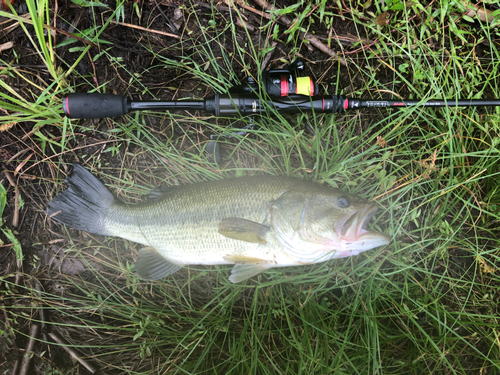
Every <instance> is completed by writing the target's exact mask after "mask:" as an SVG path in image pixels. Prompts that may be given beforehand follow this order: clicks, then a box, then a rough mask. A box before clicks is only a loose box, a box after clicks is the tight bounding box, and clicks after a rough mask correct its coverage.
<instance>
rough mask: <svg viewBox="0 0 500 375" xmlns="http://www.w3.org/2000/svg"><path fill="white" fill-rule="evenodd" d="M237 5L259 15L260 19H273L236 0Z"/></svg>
mask: <svg viewBox="0 0 500 375" xmlns="http://www.w3.org/2000/svg"><path fill="white" fill-rule="evenodd" d="M236 4H238V6H240V7H242V8H243V9H246V10H248V11H250V12H252V13H255V14H257V15H258V16H260V17H264V18H267V19H268V20H270V19H271V15H270V14H267V13H264V12H261V11H260V10H257V9H255V8H252V7H251V6H249V5H247V4H245V3H244V2H243V1H241V0H236Z"/></svg>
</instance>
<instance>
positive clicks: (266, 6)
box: [255, 0, 347, 65]
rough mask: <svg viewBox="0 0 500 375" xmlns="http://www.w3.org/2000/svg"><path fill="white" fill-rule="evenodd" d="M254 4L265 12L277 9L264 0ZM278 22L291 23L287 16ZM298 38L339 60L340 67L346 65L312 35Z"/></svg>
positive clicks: (302, 33)
mask: <svg viewBox="0 0 500 375" xmlns="http://www.w3.org/2000/svg"><path fill="white" fill-rule="evenodd" d="M255 2H256V3H257V4H259V6H260V7H261V8H262V9H265V10H274V9H278V8H276V7H274V6H272V5H270V4H269V3H268V2H267V1H266V0H255ZM279 21H281V22H282V23H284V24H285V25H286V26H289V25H290V24H291V23H292V20H291V19H290V18H288V17H287V16H281V17H280V18H279ZM300 37H301V38H302V39H306V40H307V41H309V43H311V44H312V45H313V46H314V47H316V48H318V49H319V50H320V51H322V52H324V53H326V54H328V55H330V56H332V57H334V58H336V59H338V60H339V62H340V63H341V64H342V65H347V61H346V60H344V59H343V58H341V57H340V56H339V55H338V54H337V52H335V51H333V50H332V49H330V48H329V47H328V46H326V45H325V44H323V43H322V42H321V41H320V40H319V39H318V38H316V37H315V36H314V35H312V34H310V33H308V32H301V33H300Z"/></svg>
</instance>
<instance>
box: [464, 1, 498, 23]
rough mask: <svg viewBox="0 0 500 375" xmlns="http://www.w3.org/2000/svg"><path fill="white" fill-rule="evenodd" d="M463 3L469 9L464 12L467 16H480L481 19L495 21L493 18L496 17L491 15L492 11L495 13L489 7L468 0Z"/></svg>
mask: <svg viewBox="0 0 500 375" xmlns="http://www.w3.org/2000/svg"><path fill="white" fill-rule="evenodd" d="M463 5H465V7H466V8H467V9H468V10H467V12H466V13H465V14H464V15H466V16H469V17H471V18H474V17H475V16H477V18H479V19H480V20H481V21H483V22H489V23H491V22H493V19H494V18H495V17H492V16H491V13H493V11H491V10H489V9H486V8H483V7H481V6H479V5H476V4H471V3H469V2H468V1H464V2H463Z"/></svg>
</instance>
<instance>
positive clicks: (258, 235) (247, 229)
mask: <svg viewBox="0 0 500 375" xmlns="http://www.w3.org/2000/svg"><path fill="white" fill-rule="evenodd" d="M268 231H269V227H266V226H265V225H262V224H259V223H256V222H254V221H251V220H246V219H241V218H238V217H228V218H226V219H223V220H221V221H220V223H219V233H220V234H222V235H223V236H225V237H228V238H232V239H233V240H240V241H245V242H251V243H266V239H265V236H266V233H267V232H268Z"/></svg>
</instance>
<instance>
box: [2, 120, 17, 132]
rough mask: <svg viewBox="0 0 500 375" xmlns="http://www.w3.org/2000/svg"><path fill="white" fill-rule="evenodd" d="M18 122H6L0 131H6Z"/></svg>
mask: <svg viewBox="0 0 500 375" xmlns="http://www.w3.org/2000/svg"><path fill="white" fill-rule="evenodd" d="M16 124H17V122H7V123H5V124H2V125H0V132H6V131H7V130H9V129H10V128H12V127H13V126H14V125H16Z"/></svg>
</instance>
